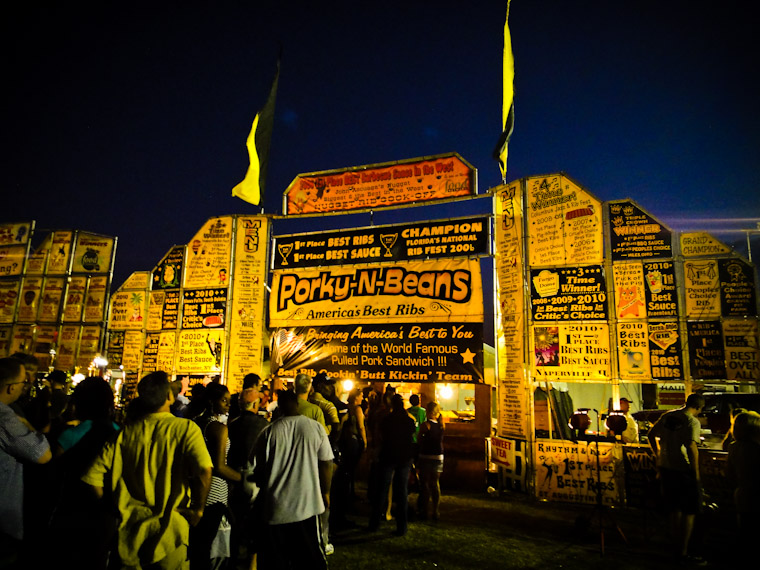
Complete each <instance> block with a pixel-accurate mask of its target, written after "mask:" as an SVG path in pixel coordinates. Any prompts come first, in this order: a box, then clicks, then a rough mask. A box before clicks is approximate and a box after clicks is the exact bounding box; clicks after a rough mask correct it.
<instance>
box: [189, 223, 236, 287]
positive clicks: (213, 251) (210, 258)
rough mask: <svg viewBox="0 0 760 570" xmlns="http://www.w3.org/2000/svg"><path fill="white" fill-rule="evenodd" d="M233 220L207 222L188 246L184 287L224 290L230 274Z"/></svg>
mask: <svg viewBox="0 0 760 570" xmlns="http://www.w3.org/2000/svg"><path fill="white" fill-rule="evenodd" d="M231 241H232V217H230V216H224V217H221V218H212V219H210V220H208V221H207V222H206V223H205V224H203V227H202V228H201V229H200V231H199V232H198V233H196V234H195V236H193V239H192V240H190V243H188V250H187V261H186V263H185V287H187V288H204V287H226V286H227V285H228V276H229V272H230V251H231Z"/></svg>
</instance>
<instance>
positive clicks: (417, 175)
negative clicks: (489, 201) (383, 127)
mask: <svg viewBox="0 0 760 570" xmlns="http://www.w3.org/2000/svg"><path fill="white" fill-rule="evenodd" d="M476 193H477V182H476V171H475V169H474V168H473V167H472V166H471V165H469V164H468V163H467V162H465V160H464V159H463V158H462V157H461V156H459V155H458V154H456V153H449V154H442V155H437V156H429V157H422V158H413V159H410V160H401V161H397V162H386V163H382V164H372V165H368V166H355V167H352V168H342V169H338V170H327V171H323V172H313V173H309V174H299V175H298V176H296V178H295V180H293V182H291V183H290V185H289V186H288V188H287V189H286V190H285V195H284V197H283V202H284V204H283V211H284V212H285V214H286V215H299V214H324V213H332V212H345V211H351V210H368V209H377V208H392V207H396V206H400V205H403V204H414V203H418V202H427V201H433V200H443V199H448V198H457V197H464V196H470V195H474V194H476Z"/></svg>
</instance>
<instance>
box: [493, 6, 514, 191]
mask: <svg viewBox="0 0 760 570" xmlns="http://www.w3.org/2000/svg"><path fill="white" fill-rule="evenodd" d="M510 4H511V0H509V2H507V17H506V19H505V21H504V56H503V64H502V67H503V69H502V82H503V86H502V93H503V100H502V106H501V126H502V134H501V136H500V137H499V143H498V145H497V146H496V150H495V151H494V155H495V158H496V159H497V160H498V161H499V168H500V169H501V178H502V180H503V181H504V182H506V180H507V145H508V143H509V137H510V136H511V135H512V129H513V128H514V117H515V115H514V114H515V108H514V99H515V58H514V55H513V54H512V34H510V32H509V7H510Z"/></svg>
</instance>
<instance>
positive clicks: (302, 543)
mask: <svg viewBox="0 0 760 570" xmlns="http://www.w3.org/2000/svg"><path fill="white" fill-rule="evenodd" d="M278 402H279V408H280V410H281V411H282V416H281V417H280V418H279V419H277V420H276V421H274V422H272V424H271V425H269V426H268V427H267V428H265V429H264V431H263V432H262V433H261V435H260V436H259V438H258V440H257V441H256V447H255V456H256V467H255V471H254V479H255V480H256V482H257V484H258V485H259V487H260V488H261V495H262V496H261V497H260V498H261V500H262V503H261V504H262V507H263V518H264V521H265V522H266V523H267V527H266V536H265V538H264V541H263V544H262V550H261V552H260V557H261V559H260V560H261V564H262V566H263V567H266V568H270V567H272V568H279V567H288V565H287V562H286V561H285V559H287V560H288V561H289V563H290V564H291V566H290V567H293V568H309V569H312V568H315V569H326V568H327V559H326V557H325V550H324V547H325V545H324V544H322V541H321V540H320V533H319V515H320V514H321V513H322V512H324V510H325V508H326V507H329V505H330V478H331V473H332V460H333V453H332V448H331V446H330V442H329V440H328V439H327V434H326V433H325V430H324V428H323V427H322V425H320V424H319V423H317V422H316V421H315V420H312V419H310V418H307V417H305V416H302V415H299V414H298V401H297V398H296V395H295V394H294V393H293V392H289V391H285V390H282V391H280V392H279V394H278Z"/></svg>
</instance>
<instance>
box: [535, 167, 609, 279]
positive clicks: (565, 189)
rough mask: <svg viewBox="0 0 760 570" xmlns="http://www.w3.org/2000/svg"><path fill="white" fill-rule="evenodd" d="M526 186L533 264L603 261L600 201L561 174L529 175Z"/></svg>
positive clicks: (549, 264)
mask: <svg viewBox="0 0 760 570" xmlns="http://www.w3.org/2000/svg"><path fill="white" fill-rule="evenodd" d="M526 185H527V196H526V205H527V211H528V234H529V238H528V259H529V263H530V265H531V266H533V267H546V266H557V265H587V264H594V263H601V262H602V258H603V249H602V244H603V239H602V235H603V228H602V204H601V202H600V201H599V200H597V199H596V198H595V197H594V196H592V195H591V194H590V193H589V192H587V191H586V190H584V189H583V188H581V187H580V186H578V185H577V184H575V183H574V182H573V181H572V180H570V179H569V178H567V177H566V176H562V175H560V174H556V175H553V176H548V177H539V178H529V179H527V181H526Z"/></svg>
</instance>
